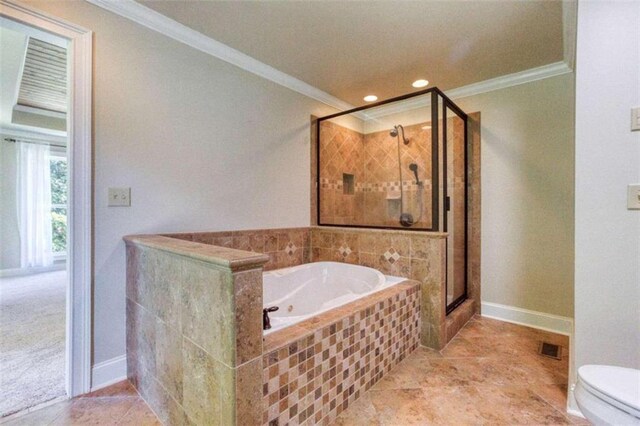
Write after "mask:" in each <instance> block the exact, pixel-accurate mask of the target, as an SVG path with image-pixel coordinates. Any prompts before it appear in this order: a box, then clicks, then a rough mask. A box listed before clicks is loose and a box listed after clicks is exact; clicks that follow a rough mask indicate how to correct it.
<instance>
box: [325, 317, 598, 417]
mask: <svg viewBox="0 0 640 426" xmlns="http://www.w3.org/2000/svg"><path fill="white" fill-rule="evenodd" d="M541 340H544V341H547V342H551V343H555V344H559V345H561V346H562V354H563V356H562V359H561V360H554V359H551V358H546V357H542V356H540V355H538V354H537V348H538V344H539V342H540V341H541ZM568 356H569V341H568V338H567V337H566V336H561V335H558V334H553V333H548V332H544V331H540V330H535V329H532V328H528V327H523V326H518V325H514V324H509V323H505V322H501V321H496V320H491V319H487V318H483V317H480V316H475V317H474V318H473V319H472V320H471V321H469V322H468V323H467V325H466V326H465V327H464V328H463V329H462V330H461V331H460V332H459V333H458V335H457V336H456V337H455V338H454V339H453V340H451V342H449V344H448V345H447V346H446V347H445V348H444V349H443V350H441V351H434V350H431V349H426V348H419V349H418V350H416V351H415V352H414V353H413V354H412V355H410V356H409V357H407V359H405V360H404V361H403V362H401V363H400V364H399V365H398V366H396V367H395V368H394V369H393V370H391V372H389V373H388V374H387V375H386V376H385V377H384V378H383V379H382V380H381V381H379V382H378V383H377V384H376V385H375V386H374V387H373V388H372V389H371V390H370V391H369V392H367V393H366V394H364V395H363V396H362V397H361V398H360V399H359V400H358V401H357V402H356V403H355V404H353V405H351V406H350V407H349V408H348V409H347V410H346V411H344V412H343V413H342V415H341V416H340V417H338V419H337V420H336V422H335V424H336V425H343V426H346V425H413V424H420V425H427V424H434V425H446V424H449V425H472V424H473V425H479V424H491V425H494V424H505V425H514V424H517V425H526V424H535V425H543V424H554V425H560V424H583V425H587V424H588V423H587V422H586V421H584V420H583V419H579V418H576V417H572V416H569V415H567V414H566V409H565V406H566V393H567V381H568V375H567V374H568Z"/></svg>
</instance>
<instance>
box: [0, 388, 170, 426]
mask: <svg viewBox="0 0 640 426" xmlns="http://www.w3.org/2000/svg"><path fill="white" fill-rule="evenodd" d="M0 423H3V425H4V424H6V425H8V426H9V425H10V426H33V425H38V426H40V425H64V426H67V425H131V426H156V425H161V423H160V422H159V421H158V419H157V418H156V416H155V415H154V414H153V412H152V411H151V409H149V407H148V406H147V404H146V403H145V402H144V401H143V400H142V398H141V397H140V396H139V395H138V393H137V392H136V390H135V389H134V388H133V386H132V385H131V384H130V383H129V382H128V381H122V382H120V383H116V384H115V385H113V386H109V387H107V388H104V389H101V390H99V391H96V392H92V393H89V394H87V395H83V396H80V397H78V398H74V399H72V400H67V401H62V402H59V403H57V404H54V405H51V406H48V407H44V408H42V409H40V410H36V411H33V412H31V413H28V414H24V415H18V416H17V417H13V418H10V419H7V421H6V423H4V422H0Z"/></svg>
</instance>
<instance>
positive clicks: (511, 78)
mask: <svg viewBox="0 0 640 426" xmlns="http://www.w3.org/2000/svg"><path fill="white" fill-rule="evenodd" d="M571 71H572V70H571V68H570V67H569V66H568V65H567V64H566V63H565V62H563V61H560V62H554V63H553V64H548V65H543V66H541V67H537V68H530V69H528V70H524V71H520V72H516V73H513V74H507V75H503V76H500V77H496V78H492V79H489V80H485V81H481V82H479V83H473V84H469V85H467V86H462V87H458V88H456V89H451V90H445V91H444V93H445V94H446V95H447V96H448V97H450V98H451V99H460V98H466V97H467V96H473V95H479V94H481V93H486V92H492V91H494V90H500V89H506V88H507V87H513V86H518V85H520V84H525V83H531V82H532V81H537V80H543V79H545V78H549V77H555V76H558V75H562V74H567V73H570V72H571Z"/></svg>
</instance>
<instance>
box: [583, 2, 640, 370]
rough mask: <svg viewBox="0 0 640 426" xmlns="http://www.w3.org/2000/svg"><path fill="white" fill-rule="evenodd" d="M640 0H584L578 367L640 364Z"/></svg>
mask: <svg viewBox="0 0 640 426" xmlns="http://www.w3.org/2000/svg"><path fill="white" fill-rule="evenodd" d="M639 106H640V3H638V2H615V1H614V2H605V1H600V2H597V1H584V2H580V7H579V9H578V43H577V74H576V218H575V229H576V240H575V247H576V260H575V277H576V280H575V305H576V308H575V311H576V312H575V365H576V366H577V367H579V366H581V365H584V364H592V363H602V364H612V365H622V366H627V367H635V368H640V211H638V210H635V211H634V210H627V208H626V191H627V185H628V184H630V183H640V132H633V133H632V132H630V112H629V111H630V109H631V107H639Z"/></svg>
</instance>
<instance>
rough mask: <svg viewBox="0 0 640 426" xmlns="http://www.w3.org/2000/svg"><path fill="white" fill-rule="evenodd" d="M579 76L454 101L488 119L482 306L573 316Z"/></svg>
mask: <svg viewBox="0 0 640 426" xmlns="http://www.w3.org/2000/svg"><path fill="white" fill-rule="evenodd" d="M573 87H574V76H573V74H565V75H562V76H558V77H553V78H548V79H545V80H540V81H535V82H532V83H528V84H523V85H519V86H515V87H510V88H506V89H502V90H497V91H494V92H490V93H484V94H481V95H476V96H471V97H467V98H462V99H455V102H456V103H457V104H458V105H459V106H460V107H461V108H462V109H463V110H464V111H466V112H473V111H480V112H481V113H482V117H481V124H482V130H481V131H482V301H483V302H491V303H498V304H502V305H508V306H514V307H518V308H523V309H529V310H533V311H539V312H543V313H548V314H553V315H561V316H565V317H573V260H574V248H573V237H574V232H573V229H574V224H573V221H574V213H573V200H574V190H573V172H574V159H573V155H574V133H573V113H574V107H573V105H574V90H573Z"/></svg>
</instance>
